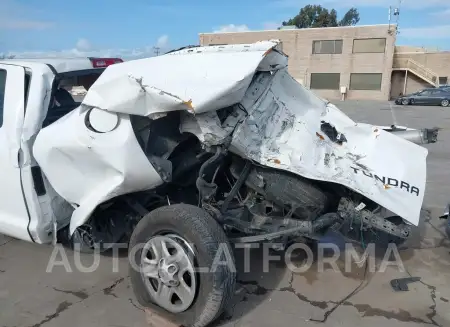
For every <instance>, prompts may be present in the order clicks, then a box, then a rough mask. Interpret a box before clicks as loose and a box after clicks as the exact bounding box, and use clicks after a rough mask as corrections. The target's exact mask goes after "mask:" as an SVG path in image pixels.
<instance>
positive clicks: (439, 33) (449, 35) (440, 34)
mask: <svg viewBox="0 0 450 327" xmlns="http://www.w3.org/2000/svg"><path fill="white" fill-rule="evenodd" d="M400 36H401V37H404V38H407V39H450V25H437V26H430V27H412V28H400Z"/></svg>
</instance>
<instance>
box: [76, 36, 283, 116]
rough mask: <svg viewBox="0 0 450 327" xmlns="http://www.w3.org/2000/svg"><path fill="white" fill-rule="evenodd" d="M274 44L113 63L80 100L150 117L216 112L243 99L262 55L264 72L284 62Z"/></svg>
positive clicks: (174, 54) (196, 50) (203, 50)
mask: <svg viewBox="0 0 450 327" xmlns="http://www.w3.org/2000/svg"><path fill="white" fill-rule="evenodd" d="M277 46H278V42H276V41H265V42H258V43H255V44H251V45H245V44H244V45H235V46H228V47H206V48H194V49H186V50H182V51H179V52H174V53H170V54H167V55H163V56H158V57H153V58H149V59H141V60H134V61H128V62H125V63H122V64H119V65H112V66H110V67H108V68H107V69H106V70H105V72H104V73H103V74H102V75H101V76H100V78H99V79H98V80H97V81H96V82H95V83H94V85H93V86H92V87H91V88H90V90H89V92H88V93H87V95H86V97H85V98H84V101H83V104H84V105H86V106H89V107H97V108H101V109H104V110H108V111H114V112H122V113H127V114H134V115H139V116H150V117H152V115H154V114H158V113H163V112H168V111H175V110H187V111H190V112H191V113H195V114H199V113H202V112H206V111H214V110H218V109H220V108H224V107H227V106H230V105H233V104H235V103H237V102H239V101H240V100H241V99H242V97H243V96H244V94H245V92H246V91H247V88H248V86H249V85H250V83H251V81H252V77H253V75H254V73H255V71H256V70H257V69H258V66H260V64H262V61H263V59H264V58H265V57H266V56H267V61H264V63H263V65H264V66H263V67H261V69H263V70H268V69H269V68H271V67H273V68H272V69H279V68H282V67H286V66H287V57H286V56H285V55H282V56H281V57H280V54H279V52H277V51H276V50H275V48H276V47H277ZM272 49H274V50H272ZM275 54H278V55H275ZM274 58H275V59H276V60H275V59H274ZM280 58H281V59H280Z"/></svg>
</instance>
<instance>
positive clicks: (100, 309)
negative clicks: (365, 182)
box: [0, 102, 450, 327]
mask: <svg viewBox="0 0 450 327" xmlns="http://www.w3.org/2000/svg"><path fill="white" fill-rule="evenodd" d="M337 104H338V106H339V107H341V108H342V109H343V110H344V111H345V112H347V113H348V114H349V115H350V116H351V117H352V118H354V119H355V120H359V121H364V122H370V123H374V124H385V125H386V124H391V123H392V114H391V110H390V106H389V104H388V103H382V102H345V103H337ZM394 108H395V112H394V116H395V119H396V122H397V124H400V125H408V126H410V127H415V128H421V127H433V126H439V127H442V128H444V130H443V131H441V133H440V141H439V143H437V144H434V145H430V146H428V148H429V158H428V167H429V169H428V181H427V191H426V196H425V202H424V210H423V215H422V222H421V225H420V227H419V228H418V229H416V230H415V231H414V234H413V237H412V238H411V240H410V241H408V243H407V244H406V246H405V247H404V248H403V249H401V251H400V255H401V257H402V259H403V264H404V267H405V269H406V271H404V272H402V271H399V268H398V267H397V266H388V267H387V269H386V271H385V272H383V273H382V272H376V273H372V272H369V273H368V274H365V271H364V267H358V266H356V265H354V267H353V269H352V271H351V272H342V273H340V272H335V271H334V270H333V269H330V267H329V266H327V265H325V266H324V268H325V269H324V271H323V272H318V270H320V265H319V264H317V262H316V263H314V264H313V265H312V268H311V269H309V270H308V271H306V272H304V273H292V272H291V271H290V270H288V269H287V268H286V266H285V264H284V263H283V262H282V261H281V260H278V261H277V260H274V261H272V262H271V264H270V266H269V272H268V273H262V272H261V271H262V268H263V263H262V260H261V257H262V251H260V250H252V252H251V254H252V255H251V257H250V259H251V265H250V267H251V272H249V273H245V272H244V266H243V253H240V252H238V253H237V266H238V270H239V271H241V273H239V276H238V279H239V283H238V288H237V290H236V294H235V298H234V301H233V305H232V306H231V307H230V308H229V310H228V311H227V312H226V313H225V314H224V316H223V318H222V319H221V320H220V321H219V323H218V325H221V326H227V327H228V326H240V327H245V326H258V327H265V326H275V325H282V326H330V327H331V326H333V327H335V326H345V327H349V326H355V327H356V326H358V327H372V326H374V327H378V326H380V325H387V326H392V327H396V326H399V327H400V326H412V327H415V326H429V325H431V326H450V302H449V301H450V253H449V251H450V250H449V242H448V241H447V240H446V238H445V236H444V234H443V231H444V229H443V224H444V222H443V221H440V220H439V219H437V217H438V216H439V215H440V214H441V212H442V209H443V207H444V206H445V205H446V203H447V201H450V183H449V182H450V170H448V162H450V132H449V129H448V128H449V127H450V109H443V108H440V107H394ZM52 251H53V248H52V247H50V246H39V245H34V244H29V243H25V242H22V241H18V240H12V239H10V238H8V237H5V236H0V326H2V327H19V326H24V327H51V326H55V327H56V326H66V327H75V326H86V327H88V326H99V327H100V326H101V327H103V326H127V327H131V326H136V327H138V326H139V327H140V326H148V324H147V323H146V320H145V312H144V311H143V310H142V308H140V307H139V306H138V305H137V304H136V303H135V301H134V298H133V295H132V291H131V289H130V284H129V279H128V277H127V262H126V261H127V260H126V258H125V257H122V258H120V259H119V260H117V261H115V260H114V259H112V258H111V257H101V259H100V262H99V266H98V268H97V269H96V270H95V271H94V272H82V271H79V270H77V269H75V262H76V261H77V260H81V262H83V263H84V264H85V266H89V264H91V263H92V257H91V256H89V255H81V256H77V255H74V254H73V253H72V252H70V251H67V254H68V264H69V265H70V267H71V268H72V270H73V271H72V272H69V273H67V272H66V269H65V267H63V266H56V267H54V268H53V270H52V272H48V273H47V272H46V268H47V264H48V261H49V258H50V256H51V253H52ZM303 260H304V258H303V257H302V256H301V255H299V254H296V253H294V254H293V256H292V262H293V263H294V264H299V263H301V262H302V261H303ZM377 266H378V267H380V261H379V260H378V261H377ZM338 267H339V268H341V269H342V268H343V262H342V261H339V262H338ZM408 274H410V275H412V276H419V277H421V282H416V283H412V284H410V285H409V291H408V292H393V290H392V289H391V286H390V284H389V282H390V280H391V279H394V278H402V277H407V276H408ZM355 289H357V291H356V292H355V294H353V295H352V296H350V295H351V293H352V292H353V291H354V290H355Z"/></svg>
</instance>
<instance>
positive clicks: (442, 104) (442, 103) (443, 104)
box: [441, 99, 450, 107]
mask: <svg viewBox="0 0 450 327" xmlns="http://www.w3.org/2000/svg"><path fill="white" fill-rule="evenodd" d="M449 104H450V102H449V101H448V100H447V99H444V100H442V101H441V106H443V107H448V106H449Z"/></svg>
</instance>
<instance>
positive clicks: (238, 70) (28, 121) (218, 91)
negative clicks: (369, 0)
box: [0, 41, 427, 243]
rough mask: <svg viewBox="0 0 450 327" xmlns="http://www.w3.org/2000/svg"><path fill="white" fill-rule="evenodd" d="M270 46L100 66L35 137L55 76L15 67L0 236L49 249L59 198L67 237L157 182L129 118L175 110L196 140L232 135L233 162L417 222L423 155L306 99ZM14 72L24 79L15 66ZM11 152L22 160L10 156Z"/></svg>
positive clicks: (0, 134)
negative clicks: (248, 162) (318, 185)
mask: <svg viewBox="0 0 450 327" xmlns="http://www.w3.org/2000/svg"><path fill="white" fill-rule="evenodd" d="M277 45H278V43H277V42H275V41H267V42H259V43H256V44H251V45H234V46H212V47H205V48H195V49H188V50H182V51H179V52H175V53H171V54H168V55H164V56H160V57H156V58H150V59H142V60H137V61H130V62H126V63H123V64H119V65H113V66H110V67H109V68H107V69H106V71H105V73H104V74H103V75H101V77H100V78H99V79H98V81H97V82H96V83H95V84H94V85H93V86H92V87H91V89H90V90H89V92H88V93H87V95H86V98H85V99H84V102H83V104H82V105H81V106H80V107H79V108H77V109H75V110H74V111H73V112H71V113H70V114H68V115H66V116H65V117H63V118H61V119H60V120H58V121H57V122H55V123H53V124H52V125H50V126H48V127H46V128H44V129H42V130H41V125H42V121H43V120H44V117H45V115H46V113H47V108H48V104H49V99H50V97H49V95H50V93H49V92H50V91H51V86H52V82H53V78H54V75H53V72H52V71H51V70H50V68H49V67H47V66H46V65H44V64H42V63H33V62H31V63H22V64H24V65H25V66H24V67H25V68H26V69H27V70H30V71H32V80H31V85H30V92H29V97H28V105H27V110H26V114H25V116H23V112H24V110H23V107H24V103H23V102H24V101H23V99H24V93H23V92H22V93H20V91H18V89H19V88H13V87H12V86H10V85H9V84H8V86H7V87H8V90H7V91H6V94H7V99H6V102H5V121H4V124H3V127H1V128H0V151H1V153H0V160H1V162H0V165H2V168H3V169H2V170H0V174H1V176H0V177H1V179H2V181H7V184H8V187H7V188H2V191H1V192H3V194H2V197H1V199H2V200H0V201H3V203H0V208H2V210H1V212H0V232H2V233H6V234H9V235H12V236H15V237H18V238H21V239H25V240H30V239H31V238H30V236H29V235H28V231H27V225H29V231H30V234H31V235H32V238H33V239H34V241H36V242H39V243H42V242H48V241H49V240H51V236H49V235H50V234H51V232H52V228H53V231H54V230H55V229H54V227H55V226H56V222H55V219H56V218H55V211H57V210H59V209H58V207H59V205H58V203H62V204H63V203H64V201H59V199H60V198H59V196H61V197H62V198H63V199H64V200H65V201H67V202H68V203H70V204H71V205H72V206H73V208H72V209H70V210H66V211H65V213H59V214H56V216H64V214H66V215H69V216H70V215H71V223H70V231H71V232H73V231H74V230H75V228H76V227H78V226H80V225H81V224H83V223H84V222H85V221H86V220H87V219H89V217H90V215H91V213H92V212H93V210H94V209H95V208H96V207H97V206H98V205H99V204H100V203H102V202H104V201H106V200H108V199H111V198H114V197H116V196H118V195H122V194H127V193H131V192H136V191H140V190H147V189H152V188H154V187H156V186H158V185H160V184H162V183H163V181H162V179H161V177H160V176H159V174H158V173H157V172H156V170H155V169H154V167H153V166H152V164H151V163H150V161H149V160H148V158H147V157H146V155H145V153H144V152H143V151H142V149H141V147H140V145H139V143H138V141H137V139H136V137H135V135H134V131H133V129H132V126H131V123H130V116H129V115H130V114H132V115H139V116H148V117H149V118H151V119H157V118H158V117H161V116H164V115H165V114H166V113H167V112H169V111H175V110H181V111H184V113H183V114H182V121H181V125H180V130H182V131H188V132H191V133H193V134H195V135H197V137H198V138H199V139H200V140H201V141H202V142H203V143H205V145H213V144H218V143H221V142H223V140H224V139H225V138H226V137H227V136H230V135H231V136H232V138H231V139H232V142H231V147H230V150H231V151H233V152H235V153H237V154H239V155H241V156H242V157H247V158H250V159H252V160H254V161H255V162H258V163H260V164H261V165H265V166H269V167H274V168H278V169H282V170H286V171H290V172H293V173H295V174H298V175H301V176H304V177H307V178H310V179H315V180H321V181H329V182H333V183H339V184H342V185H345V186H347V187H349V188H350V189H352V190H354V191H356V192H358V193H360V194H363V195H365V196H366V197H368V198H369V199H371V200H373V201H375V202H377V203H378V204H380V205H381V206H383V207H385V208H387V209H389V210H390V211H392V212H394V213H395V214H397V215H399V216H401V217H403V218H404V219H406V220H408V221H409V222H410V223H412V224H415V225H417V224H418V221H419V214H420V208H421V205H422V201H423V195H424V188H425V181H426V156H427V150H426V149H425V148H422V147H420V146H418V145H415V144H413V143H411V142H408V141H405V140H403V139H401V138H399V137H397V136H395V135H392V134H390V133H388V132H385V131H383V130H381V128H380V127H375V126H371V125H368V124H358V123H355V122H354V121H353V120H351V119H350V118H349V117H347V116H346V115H345V114H343V113H342V112H341V111H340V110H339V109H337V108H336V107H335V106H334V105H331V104H328V103H326V102H325V101H323V100H322V99H320V98H318V97H316V96H315V95H314V94H313V93H311V92H310V91H309V90H307V89H305V88H304V87H302V86H301V85H300V84H298V83H297V82H296V81H295V80H294V79H292V77H291V76H290V75H289V74H288V73H287V69H286V66H287V57H286V56H285V55H284V54H282V53H280V52H278V51H277V50H276V47H277ZM274 48H275V50H273V49H274ZM0 65H1V64H0ZM6 66H10V65H6ZM16 69H22V74H24V71H25V70H24V68H20V67H16V68H15V69H14V70H15V71H16V72H19V71H18V70H16ZM60 69H63V70H64V69H65V68H63V67H61V68H60ZM11 74H13V73H11ZM14 75H16V74H14ZM13 78H14V83H13V84H14V85H20V83H22V84H21V85H23V77H22V78H20V76H19V74H17V75H16V76H15V77H13ZM227 106H233V108H234V111H235V115H231V116H229V117H228V118H227V120H226V122H225V123H224V124H221V123H220V121H219V119H218V116H217V113H216V110H218V109H221V108H224V107H227ZM93 108H98V109H93ZM91 109H93V110H94V111H95V110H99V109H100V110H104V111H106V112H107V113H108V114H107V115H111V117H109V116H108V117H106V118H108V119H106V120H101V121H98V122H97V126H98V128H100V129H101V131H103V133H97V132H95V131H93V130H91V129H89V128H88V127H87V126H86V124H85V117H86V114H87V112H88V111H89V110H91ZM7 112H8V113H7ZM8 115H9V116H8ZM21 115H22V116H21ZM103 116H104V113H102V114H99V113H98V112H97V114H94V115H93V117H103ZM109 118H111V119H109ZM116 121H117V124H115V122H116ZM322 121H324V122H327V123H329V124H331V125H332V126H334V127H335V128H336V130H337V131H338V132H339V133H342V134H343V135H345V138H346V142H343V143H342V144H341V145H340V144H338V143H337V142H335V140H333V139H330V138H329V137H328V136H327V135H326V134H325V133H324V132H323V131H322V130H321V124H322ZM31 149H33V151H31ZM17 151H21V153H22V154H21V162H20V163H19V162H16V161H14V158H15V157H14V156H15V154H16V153H17ZM15 163H16V165H15ZM37 164H39V166H40V167H41V169H42V171H43V172H44V174H45V176H44V182H45V185H46V188H47V190H48V192H50V193H49V194H47V195H45V196H39V197H38V196H37V195H36V192H35V190H34V185H33V180H32V178H31V168H32V167H33V166H36V165H37ZM3 166H4V167H3ZM20 177H22V180H20ZM21 182H22V184H21ZM21 185H22V186H21ZM22 188H23V193H22ZM52 192H53V193H52ZM24 199H25V201H24ZM61 200H62V199H61ZM26 204H27V205H28V206H26ZM66 204H67V203H66ZM61 207H62V205H61ZM27 210H28V211H29V212H30V220H29V218H28V215H27ZM64 210H65V209H64ZM64 210H63V209H61V211H64ZM72 210H73V213H72Z"/></svg>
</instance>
